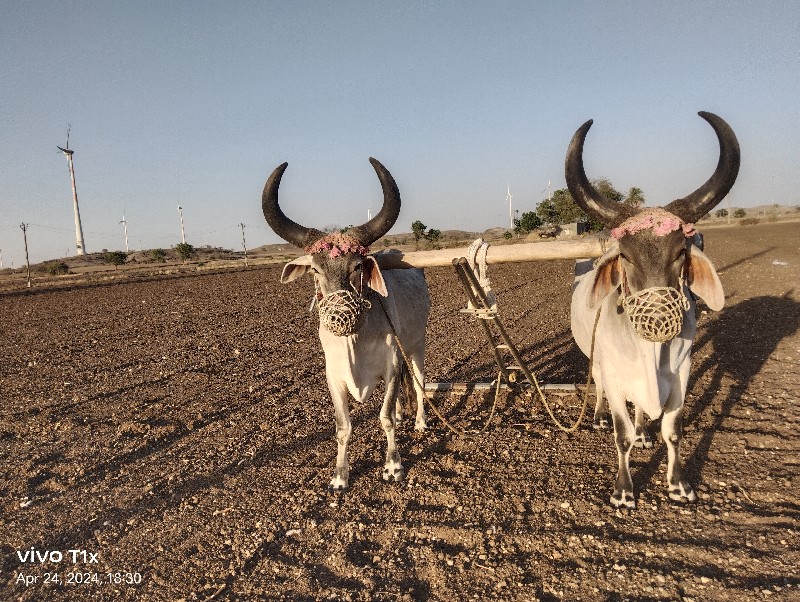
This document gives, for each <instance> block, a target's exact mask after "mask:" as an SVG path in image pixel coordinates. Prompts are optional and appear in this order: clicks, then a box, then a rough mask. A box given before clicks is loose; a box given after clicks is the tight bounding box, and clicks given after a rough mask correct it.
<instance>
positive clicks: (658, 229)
mask: <svg viewBox="0 0 800 602" xmlns="http://www.w3.org/2000/svg"><path fill="white" fill-rule="evenodd" d="M642 230H652V231H653V234H654V235H655V236H666V235H667V234H669V233H670V232H676V231H677V230H683V235H684V236H685V237H686V238H691V237H692V236H694V235H695V234H696V233H697V232H696V230H695V229H694V224H687V223H686V222H684V221H683V220H682V219H681V218H679V217H678V216H677V215H674V214H672V213H670V212H669V211H667V210H665V209H662V208H661V207H652V208H649V209H643V210H642V211H640V212H639V213H637V214H636V215H634V216H633V217H629V218H628V219H626V220H625V221H624V222H622V223H621V224H620V225H619V226H618V227H616V228H614V229H613V230H611V238H614V239H616V240H619V239H620V238H622V237H623V236H625V235H626V234H636V233H637V232H641V231H642Z"/></svg>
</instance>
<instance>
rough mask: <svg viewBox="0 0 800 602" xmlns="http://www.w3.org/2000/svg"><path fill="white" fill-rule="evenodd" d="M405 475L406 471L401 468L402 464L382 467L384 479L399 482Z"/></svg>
mask: <svg viewBox="0 0 800 602" xmlns="http://www.w3.org/2000/svg"><path fill="white" fill-rule="evenodd" d="M405 476H406V471H405V470H404V469H403V467H402V466H400V467H393V466H392V467H390V466H387V467H385V468H384V469H383V480H384V481H394V482H395V483H399V482H400V481H402V480H403V479H404V478H405Z"/></svg>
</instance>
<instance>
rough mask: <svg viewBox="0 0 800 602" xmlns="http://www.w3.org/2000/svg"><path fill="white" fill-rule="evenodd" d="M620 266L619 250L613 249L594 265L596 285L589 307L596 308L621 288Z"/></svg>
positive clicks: (593, 287)
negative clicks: (615, 290) (612, 292)
mask: <svg viewBox="0 0 800 602" xmlns="http://www.w3.org/2000/svg"><path fill="white" fill-rule="evenodd" d="M620 281H621V278H620V266H619V248H613V249H611V250H609V251H606V253H605V254H604V255H603V256H602V257H600V258H599V259H598V260H597V261H596V262H595V265H594V284H593V285H592V295H591V297H590V302H589V307H594V306H596V305H597V303H598V302H600V301H602V300H603V299H605V298H606V296H607V295H608V294H609V293H610V292H611V291H613V290H614V289H616V288H617V287H618V286H619V283H620Z"/></svg>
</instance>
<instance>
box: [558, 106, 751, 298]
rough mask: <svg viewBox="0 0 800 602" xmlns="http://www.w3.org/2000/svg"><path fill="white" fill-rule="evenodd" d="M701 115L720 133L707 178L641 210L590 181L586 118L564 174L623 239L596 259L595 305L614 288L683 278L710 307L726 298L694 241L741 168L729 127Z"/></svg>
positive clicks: (625, 290)
mask: <svg viewBox="0 0 800 602" xmlns="http://www.w3.org/2000/svg"><path fill="white" fill-rule="evenodd" d="M699 115H700V116H701V117H702V118H703V119H705V120H706V121H707V122H708V123H709V124H711V127H712V128H714V131H715V132H716V134H717V139H718V140H719V147H720V157H719V162H718V163H717V168H716V170H715V171H714V173H713V175H712V176H711V177H710V178H709V179H708V181H707V182H706V183H705V184H703V185H702V186H701V187H700V188H698V189H697V190H695V191H694V192H693V193H691V194H690V195H688V196H686V197H684V198H682V199H678V200H675V201H672V202H671V203H669V204H668V205H667V206H666V207H664V208H646V209H641V210H637V209H634V208H633V207H630V206H628V205H624V204H622V203H617V202H615V201H612V200H610V199H607V198H605V197H604V196H603V195H602V194H600V192H598V191H597V189H595V188H594V186H592V184H591V183H590V182H589V179H588V178H587V177H586V173H585V172H584V168H583V143H584V139H585V138H586V133H587V132H588V131H589V128H590V127H591V126H592V121H591V120H589V121H587V122H586V123H584V124H583V125H582V126H581V127H580V128H579V129H578V131H577V132H575V135H574V136H573V138H572V142H571V143H570V145H569V149H568V150H567V158H566V162H565V175H566V180H567V186H568V188H569V191H570V193H571V194H572V198H573V199H575V202H576V203H578V205H579V206H580V207H581V208H582V209H583V210H584V211H585V212H586V213H587V214H588V215H590V216H591V217H593V218H595V219H597V220H598V221H600V222H602V223H603V224H604V225H605V226H607V227H608V228H611V236H612V237H613V238H614V239H616V240H617V242H618V243H619V244H618V245H617V246H615V247H613V248H612V249H611V250H610V251H609V252H607V253H606V254H605V255H603V257H601V258H600V259H599V260H598V261H597V263H596V271H595V282H594V289H593V295H592V297H591V305H592V306H594V305H595V304H596V303H597V302H598V301H599V300H600V299H602V298H604V297H605V296H606V295H607V294H609V293H610V292H611V291H613V290H616V289H617V288H619V289H620V291H621V293H622V295H623V297H629V296H631V295H637V294H639V293H641V292H642V291H646V290H654V289H673V290H675V291H681V290H682V279H685V280H686V282H687V283H688V284H689V287H690V289H691V290H692V291H693V292H694V293H695V294H697V295H698V296H700V297H701V298H702V299H703V300H704V301H705V302H706V303H707V304H708V306H709V307H710V308H711V309H714V310H719V309H721V308H722V306H723V305H724V302H725V297H724V293H723V291H722V285H721V283H720V281H719V277H718V276H717V273H716V271H715V270H714V266H713V265H712V264H711V261H710V260H709V259H708V258H707V257H706V256H705V255H704V254H703V253H702V251H700V249H698V248H697V247H695V246H694V245H692V244H691V240H692V237H693V236H694V234H695V232H694V222H696V221H697V220H699V219H700V218H701V217H703V216H704V215H705V214H706V213H708V211H709V210H711V209H712V208H713V207H714V206H715V205H717V204H718V203H719V202H720V201H721V200H722V199H723V198H724V197H725V195H726V194H727V193H728V191H729V190H730V189H731V187H732V186H733V183H734V182H735V181H736V176H737V174H738V172H739V143H738V141H737V140H736V135H735V134H734V133H733V130H732V129H731V128H730V126H729V125H728V124H727V123H725V121H724V120H722V119H721V118H720V117H718V116H716V115H714V114H712V113H706V112H700V113H699Z"/></svg>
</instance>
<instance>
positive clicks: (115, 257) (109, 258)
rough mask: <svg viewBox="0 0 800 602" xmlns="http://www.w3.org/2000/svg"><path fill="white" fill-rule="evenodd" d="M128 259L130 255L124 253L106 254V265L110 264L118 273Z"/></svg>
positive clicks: (112, 252) (113, 252)
mask: <svg viewBox="0 0 800 602" xmlns="http://www.w3.org/2000/svg"><path fill="white" fill-rule="evenodd" d="M127 259H128V254H127V253H125V252H124V251H111V252H110V253H106V256H105V261H106V263H110V264H111V265H113V266H114V271H117V269H118V268H119V266H121V265H122V264H124V263H125V260H127Z"/></svg>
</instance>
